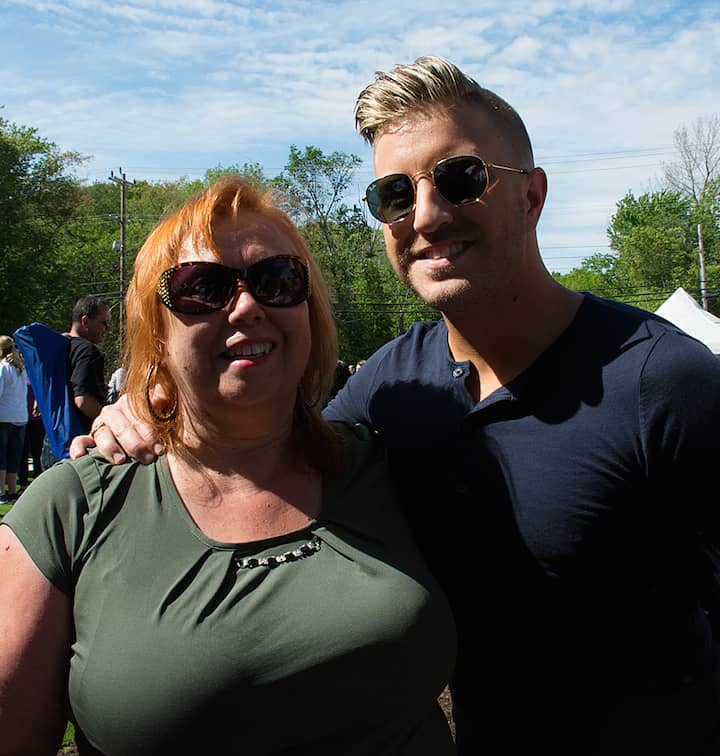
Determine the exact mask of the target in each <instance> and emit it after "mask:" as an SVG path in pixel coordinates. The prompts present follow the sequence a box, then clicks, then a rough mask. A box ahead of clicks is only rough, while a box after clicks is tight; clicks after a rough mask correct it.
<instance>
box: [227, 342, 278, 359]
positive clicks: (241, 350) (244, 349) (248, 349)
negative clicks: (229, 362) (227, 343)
mask: <svg viewBox="0 0 720 756" xmlns="http://www.w3.org/2000/svg"><path fill="white" fill-rule="evenodd" d="M271 349H272V345H271V344H269V343H265V344H240V345H239V346H236V347H234V348H233V349H228V351H227V352H226V354H227V355H228V356H229V357H260V356H262V355H263V354H268V352H269V351H270V350H271Z"/></svg>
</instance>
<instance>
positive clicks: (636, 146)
mask: <svg viewBox="0 0 720 756" xmlns="http://www.w3.org/2000/svg"><path fill="white" fill-rule="evenodd" d="M0 40H1V43H0V44H2V48H3V55H4V60H3V66H2V68H1V69H0V92H1V93H2V94H0V105H1V104H4V105H5V109H4V110H2V111H0V113H1V114H2V116H3V117H4V118H9V119H10V120H14V121H16V122H18V123H23V124H27V125H32V126H35V127H37V128H38V129H39V130H40V132H41V134H42V135H43V136H45V137H47V138H49V139H52V140H53V141H56V142H57V143H58V144H59V145H60V146H61V147H63V148H64V149H74V150H77V151H79V152H82V153H87V154H93V155H96V160H95V162H94V163H92V164H91V165H90V166H89V167H88V175H90V176H91V177H93V178H104V177H105V176H106V175H107V171H108V170H109V168H110V167H112V166H113V165H117V164H118V163H119V161H122V162H123V165H125V164H127V165H135V166H138V167H141V168H142V169H143V170H144V171H146V172H147V177H148V178H153V177H157V176H162V175H178V174H181V173H183V172H185V173H186V172H188V169H192V170H194V171H197V172H202V171H203V170H204V169H205V168H207V167H209V166H211V165H215V164H217V163H223V164H228V163H235V162H240V163H242V162H246V161H247V162H255V161H258V162H261V163H263V165H265V166H266V167H267V168H268V172H272V171H273V170H279V169H280V168H281V167H282V165H283V163H284V160H285V158H286V157H287V153H288V148H289V145H290V144H297V145H299V146H301V147H302V146H304V145H306V144H315V145H317V146H318V147H320V148H321V149H324V150H326V151H332V150H333V149H342V150H345V151H347V152H355V153H357V154H360V155H361V156H362V157H363V158H368V156H369V150H368V149H367V148H366V147H364V146H363V144H362V143H361V141H360V140H359V138H358V137H357V135H356V134H355V133H354V131H353V118H352V111H353V105H354V99H355V97H356V95H357V93H358V92H359V91H360V89H362V88H363V87H364V86H365V85H366V84H367V83H369V81H371V80H372V77H373V74H374V72H375V71H376V70H378V69H385V68H388V67H391V66H393V65H394V64H396V63H400V62H408V61H410V60H413V59H414V58H416V57H418V56H419V55H423V54H439V55H445V56H447V57H449V58H451V59H452V60H454V61H455V62H457V63H458V64H459V65H460V66H461V67H462V68H463V69H464V70H466V71H467V72H468V73H469V74H470V75H472V76H474V77H475V78H476V79H478V81H480V82H481V83H482V84H484V85H485V86H489V87H490V88H492V89H495V90H497V91H498V92H499V94H501V95H502V96H503V97H505V98H506V99H507V100H508V101H509V102H510V103H511V104H513V105H514V106H515V107H516V108H517V109H518V110H519V111H520V112H521V114H522V115H523V117H524V119H525V121H526V123H527V125H528V127H529V130H530V133H531V136H532V138H533V142H534V145H535V149H536V153H537V155H538V157H539V158H540V159H542V158H544V157H547V158H549V159H550V160H549V163H548V165H547V168H548V173H549V174H550V177H551V182H550V186H551V193H550V197H549V199H548V205H547V208H546V211H545V215H544V218H543V221H542V235H541V238H542V239H543V241H545V240H546V238H548V239H552V240H556V239H565V242H566V244H564V245H563V244H560V242H557V243H555V242H553V246H571V245H572V244H573V243H574V244H576V246H577V248H578V250H581V249H583V247H584V245H583V244H582V242H583V241H587V240H590V241H588V242H587V243H589V244H593V245H594V244H595V243H596V242H597V239H598V238H600V239H604V229H605V226H606V225H607V222H608V220H609V216H610V215H611V214H612V211H613V210H614V203H615V202H616V201H617V200H619V199H620V198H621V197H622V196H623V195H624V193H625V192H626V191H627V190H629V189H633V191H635V192H636V193H640V192H642V191H643V190H644V188H645V187H646V186H647V185H648V184H649V183H650V182H651V180H652V179H653V177H654V176H655V175H656V174H658V173H659V166H660V162H661V161H662V160H665V161H668V160H670V159H671V154H672V153H668V152H666V153H657V152H656V153H652V154H650V153H649V152H638V151H639V150H643V149H645V150H647V148H660V147H662V148H665V149H666V150H669V149H670V148H671V145H672V135H673V132H674V130H675V129H677V128H678V127H679V126H680V125H682V124H683V123H689V122H691V121H692V120H694V119H695V118H696V117H697V116H699V115H704V114H706V113H708V112H713V110H717V109H718V108H717V106H716V105H715V103H716V102H717V92H718V89H719V87H718V84H719V83H720V82H719V78H720V75H719V74H718V72H717V66H716V61H717V54H718V50H719V49H720V8H718V6H717V3H715V2H713V1H711V0H697V1H696V2H694V3H693V4H691V5H686V4H685V3H684V2H683V1H682V0H661V1H660V2H657V3H653V4H646V3H645V2H644V0H604V1H602V2H601V1H599V0H570V1H569V2H568V0H539V1H538V2H529V0H504V1H503V2H501V1H500V0H482V1H481V2H476V3H472V4H471V3H468V2H467V0H446V2H444V3H442V4H441V5H438V4H437V2H436V0H415V2H412V3H411V2H409V1H408V0H398V2H396V3H393V4H386V6H382V5H379V4H378V3H377V2H370V0H361V1H360V2H358V1H357V0H353V1H352V2H351V0H340V1H339V2H334V1H333V2H329V1H322V0H304V2H303V1H298V0H265V1H264V2H263V3H262V4H261V3H259V2H253V1H251V0H244V1H242V2H238V1H237V0H233V2H227V1H225V0H152V1H151V0H125V2H120V3H110V2H100V3H98V2H97V0H64V1H63V2H59V0H58V1H50V0H45V1H43V2H39V1H35V0H5V3H4V10H3V14H2V16H1V17H0ZM620 150H626V151H627V152H626V153H624V155H625V159H624V160H621V159H620V158H619V157H617V156H616V158H615V159H610V158H603V157H602V156H599V157H597V159H596V162H595V163H592V162H587V161H586V160H585V159H583V160H581V158H580V157H579V156H580V155H581V153H582V154H583V155H585V156H586V157H587V155H588V153H595V155H596V156H597V154H598V153H603V152H605V153H609V152H616V153H617V152H618V151H620ZM633 151H634V152H633ZM563 156H565V158H566V159H567V160H569V161H570V162H569V163H562V162H558V159H559V158H562V157H563ZM621 166H622V167H621ZM601 168H602V169H603V170H600V169H601ZM570 170H575V171H576V172H575V173H571V172H570ZM369 171H370V168H369V166H368V165H366V166H364V167H363V169H362V170H361V171H360V172H359V174H358V186H361V185H363V184H364V183H367V180H368V179H369ZM163 172H164V173H163ZM135 178H143V176H141V175H138V176H135ZM580 254H582V253H580ZM570 265H571V263H570V264H568V266H567V267H570Z"/></svg>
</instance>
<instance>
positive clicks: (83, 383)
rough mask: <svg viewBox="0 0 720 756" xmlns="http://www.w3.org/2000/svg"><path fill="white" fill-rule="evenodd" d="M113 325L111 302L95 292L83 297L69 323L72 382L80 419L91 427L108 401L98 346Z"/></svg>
mask: <svg viewBox="0 0 720 756" xmlns="http://www.w3.org/2000/svg"><path fill="white" fill-rule="evenodd" d="M110 328H111V322H110V306H109V305H108V303H107V302H106V301H105V300H104V299H102V298H100V297H96V296H85V297H80V299H78V301H77V302H76V304H75V307H73V312H72V325H71V327H70V352H69V354H68V362H69V364H70V385H71V386H72V390H73V396H74V397H75V406H76V407H77V409H78V411H79V412H80V416H81V420H82V422H83V424H84V425H85V427H86V428H87V429H88V430H90V425H91V424H92V421H93V420H94V419H95V418H96V417H97V416H98V415H99V414H100V410H101V409H102V407H103V404H105V396H106V383H105V358H104V357H103V355H102V352H101V351H100V350H99V349H98V348H97V345H98V344H102V342H103V341H104V340H105V336H107V334H108V333H109V331H110Z"/></svg>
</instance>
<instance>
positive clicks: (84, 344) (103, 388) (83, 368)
mask: <svg viewBox="0 0 720 756" xmlns="http://www.w3.org/2000/svg"><path fill="white" fill-rule="evenodd" d="M110 328H111V321H110V306H109V305H108V303H107V302H106V301H105V300H104V299H102V298H101V297H97V296H93V295H87V296H84V297H80V299H78V301H77V302H76V303H75V306H74V307H73V311H72V324H71V326H70V331H69V333H67V334H65V335H66V336H67V337H68V338H69V339H70V344H69V348H68V351H67V372H68V388H69V394H70V397H71V399H72V405H71V406H72V407H73V408H74V409H75V410H76V415H77V416H76V417H73V418H72V419H71V420H72V423H74V424H77V423H78V422H79V423H80V425H81V426H82V428H83V429H84V430H85V432H86V433H87V432H88V431H89V430H90V426H91V424H92V421H93V420H94V419H95V418H96V417H97V416H98V415H99V414H100V410H101V409H102V407H103V405H104V404H105V399H106V396H107V384H106V382H105V358H104V357H103V354H102V352H101V351H100V350H99V349H98V347H97V345H98V344H102V342H103V341H104V340H105V336H106V335H107V334H108V332H109V331H110ZM57 353H58V354H60V352H59V351H58V352H57ZM38 367H39V368H40V369H42V370H47V367H48V366H38ZM60 368H61V366H58V369H60ZM43 385H44V384H43ZM68 411H71V410H68ZM73 414H74V413H73ZM65 421H66V422H69V421H70V418H65ZM46 430H47V426H46ZM61 435H62V434H61ZM66 439H67V437H66V436H65V438H60V439H59V440H56V445H57V446H63V447H65V448H67V446H69V443H68V441H67V440H66ZM57 461H58V456H57V454H56V451H54V450H53V449H52V447H51V443H50V436H49V432H48V434H46V436H45V440H44V441H43V450H42V467H43V470H47V469H48V468H49V467H51V466H52V465H54V464H55V462H57Z"/></svg>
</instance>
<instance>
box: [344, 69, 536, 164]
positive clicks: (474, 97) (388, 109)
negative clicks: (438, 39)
mask: <svg viewBox="0 0 720 756" xmlns="http://www.w3.org/2000/svg"><path fill="white" fill-rule="evenodd" d="M464 102H467V103H472V104H473V105H477V106H478V107H480V108H483V109H484V110H485V111H486V113H488V114H489V115H490V116H491V117H492V118H493V120H494V122H495V123H496V125H497V126H498V127H499V128H507V129H510V131H511V133H512V135H513V137H514V138H515V139H517V140H518V143H519V144H520V145H521V147H522V148H527V149H528V150H529V154H530V159H531V160H532V146H531V144H530V137H529V136H528V133H527V129H526V128H525V124H524V123H523V122H522V119H521V118H520V116H519V115H518V113H517V111H516V110H515V109H514V108H512V107H511V106H510V105H509V104H508V103H507V102H506V101H505V100H503V99H502V97H500V96H498V95H496V94H495V92H492V91H491V90H489V89H485V88H484V87H481V86H480V85H479V84H478V83H477V82H476V81H475V79H471V78H470V77H469V76H467V74H464V73H463V72H462V71H461V70H460V69H459V68H458V67H457V66H456V65H455V64H454V63H451V62H450V61H449V60H446V59H445V58H438V57H436V56H434V55H426V56H424V57H421V58H418V59H417V60H416V61H415V62H414V63H409V64H406V65H397V66H395V68H393V69H392V70H391V71H377V72H376V73H375V81H374V82H373V83H372V84H369V85H368V86H367V87H365V89H363V91H362V92H361V93H360V95H359V96H358V98H357V102H356V103H355V124H356V126H357V129H358V131H359V132H360V136H362V138H363V139H364V140H365V141H366V142H367V143H368V144H373V143H374V142H375V139H376V138H377V137H378V136H380V134H382V133H383V131H385V130H386V129H388V128H389V127H390V126H393V125H395V124H398V123H401V122H402V121H404V120H405V119H407V118H408V116H410V115H414V114H415V113H418V112H420V111H423V110H428V109H430V108H432V107H437V106H452V105H454V104H458V103H464Z"/></svg>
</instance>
